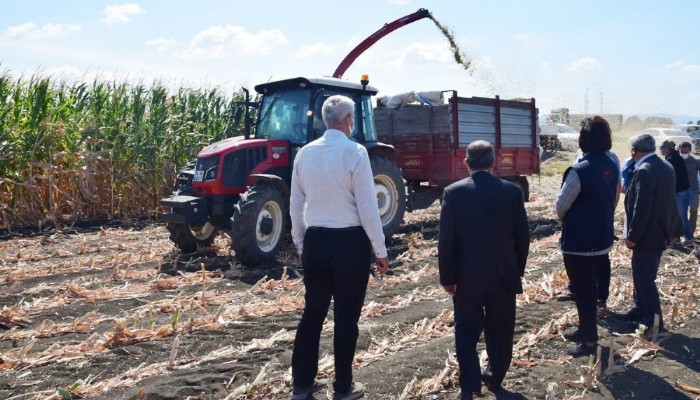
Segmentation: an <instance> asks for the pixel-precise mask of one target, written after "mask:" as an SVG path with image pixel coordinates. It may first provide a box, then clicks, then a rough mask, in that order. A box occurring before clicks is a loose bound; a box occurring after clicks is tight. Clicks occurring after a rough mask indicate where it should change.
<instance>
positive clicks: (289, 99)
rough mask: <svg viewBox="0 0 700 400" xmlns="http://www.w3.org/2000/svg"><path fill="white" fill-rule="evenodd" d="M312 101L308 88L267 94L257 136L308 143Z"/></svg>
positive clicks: (261, 110) (298, 143) (301, 143)
mask: <svg viewBox="0 0 700 400" xmlns="http://www.w3.org/2000/svg"><path fill="white" fill-rule="evenodd" d="M310 102H311V91H310V90H308V89H298V90H282V91H279V92H275V93H272V94H270V95H267V96H265V97H264V98H263V101H262V106H261V108H260V115H261V117H260V119H259V121H258V130H257V135H256V137H258V138H262V139H283V140H289V142H290V143H292V144H297V145H303V144H306V142H307V137H306V132H307V126H308V114H309V104H310Z"/></svg>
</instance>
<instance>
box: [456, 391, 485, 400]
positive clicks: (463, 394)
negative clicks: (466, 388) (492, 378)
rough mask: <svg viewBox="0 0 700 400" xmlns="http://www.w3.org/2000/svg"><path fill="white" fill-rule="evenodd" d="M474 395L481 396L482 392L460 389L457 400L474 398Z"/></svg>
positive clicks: (471, 399)
mask: <svg viewBox="0 0 700 400" xmlns="http://www.w3.org/2000/svg"><path fill="white" fill-rule="evenodd" d="M474 397H481V392H463V391H461V390H460V391H459V392H458V393H457V396H456V397H455V399H456V400H474Z"/></svg>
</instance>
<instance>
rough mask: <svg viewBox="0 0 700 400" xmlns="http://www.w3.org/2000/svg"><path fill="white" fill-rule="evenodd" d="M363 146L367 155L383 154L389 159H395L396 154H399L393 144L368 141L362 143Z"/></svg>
mask: <svg viewBox="0 0 700 400" xmlns="http://www.w3.org/2000/svg"><path fill="white" fill-rule="evenodd" d="M363 145H364V146H365V148H366V149H367V153H369V155H375V154H376V155H380V156H384V157H386V158H388V159H390V160H391V161H394V162H395V161H396V156H397V155H398V154H399V151H398V150H396V148H394V146H392V145H390V144H386V143H378V142H370V143H363Z"/></svg>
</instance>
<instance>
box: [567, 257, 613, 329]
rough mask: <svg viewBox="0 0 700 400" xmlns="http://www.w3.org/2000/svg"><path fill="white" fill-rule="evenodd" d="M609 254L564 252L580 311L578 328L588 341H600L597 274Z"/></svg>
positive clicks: (568, 273)
mask: <svg viewBox="0 0 700 400" xmlns="http://www.w3.org/2000/svg"><path fill="white" fill-rule="evenodd" d="M606 258H607V255H600V256H576V255H572V254H564V266H565V267H566V274H567V275H569V280H570V281H571V284H572V285H573V289H574V293H576V296H574V301H575V302H576V310H577V311H578V320H579V325H578V329H579V331H580V332H581V334H582V337H583V340H584V341H586V342H597V341H598V321H597V316H596V313H597V309H596V304H595V300H596V275H597V271H598V269H599V265H600V264H602V263H604V262H605V259H606Z"/></svg>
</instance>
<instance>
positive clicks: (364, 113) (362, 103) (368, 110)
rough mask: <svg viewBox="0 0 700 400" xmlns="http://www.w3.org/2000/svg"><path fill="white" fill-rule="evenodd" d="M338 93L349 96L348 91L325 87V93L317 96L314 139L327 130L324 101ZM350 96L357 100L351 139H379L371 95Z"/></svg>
mask: <svg viewBox="0 0 700 400" xmlns="http://www.w3.org/2000/svg"><path fill="white" fill-rule="evenodd" d="M336 94H341V95H344V96H348V94H347V93H341V92H338V93H335V92H333V91H331V90H328V89H325V90H324V91H323V94H322V95H320V96H318V97H317V98H316V101H315V105H314V113H313V137H314V139H315V138H318V137H320V136H323V133H324V132H325V131H326V125H325V124H324V123H323V119H322V117H321V108H322V106H323V102H325V101H326V100H327V99H328V98H329V97H330V96H333V95H336ZM349 97H350V98H352V99H353V100H355V124H354V125H353V130H352V133H351V134H350V139H351V140H353V141H355V142H357V143H365V142H375V141H377V130H376V128H375V126H374V115H373V108H372V100H371V98H370V96H360V97H359V98H358V97H357V96H349Z"/></svg>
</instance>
